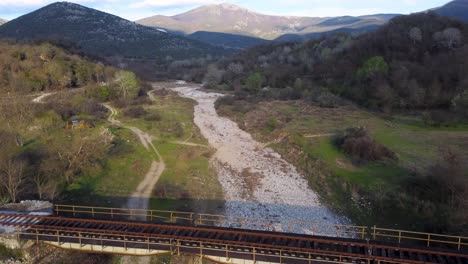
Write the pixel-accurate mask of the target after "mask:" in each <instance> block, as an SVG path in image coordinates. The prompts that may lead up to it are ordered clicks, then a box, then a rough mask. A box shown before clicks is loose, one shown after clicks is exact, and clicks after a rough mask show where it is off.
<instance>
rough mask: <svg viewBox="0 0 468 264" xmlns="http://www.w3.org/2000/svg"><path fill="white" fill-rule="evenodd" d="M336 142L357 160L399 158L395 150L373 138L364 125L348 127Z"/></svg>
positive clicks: (368, 160)
mask: <svg viewBox="0 0 468 264" xmlns="http://www.w3.org/2000/svg"><path fill="white" fill-rule="evenodd" d="M336 143H337V145H338V147H339V148H341V149H342V150H343V151H344V152H345V153H346V154H347V155H349V156H351V157H352V158H353V159H355V160H356V161H357V162H370V161H379V160H385V159H392V160H396V159H397V156H396V154H395V152H393V151H392V150H390V149H388V148H387V147H385V146H383V145H381V144H379V143H377V142H376V141H375V140H373V139H372V138H371V137H370V135H369V132H368V131H367V130H366V129H365V128H363V127H357V128H348V129H347V130H346V131H345V132H344V133H343V134H342V135H340V136H338V138H337V140H336Z"/></svg>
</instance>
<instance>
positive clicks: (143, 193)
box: [104, 104, 166, 220]
mask: <svg viewBox="0 0 468 264" xmlns="http://www.w3.org/2000/svg"><path fill="white" fill-rule="evenodd" d="M104 107H106V108H107V109H109V111H110V112H111V114H110V115H109V117H108V119H107V120H108V121H109V122H111V123H112V124H114V125H118V126H122V122H120V121H119V120H117V119H115V116H116V115H117V109H115V108H114V107H112V106H110V105H109V104H104ZM123 127H125V128H128V129H130V130H131V131H132V132H133V133H134V134H135V135H136V136H137V137H138V139H139V140H140V142H141V144H142V145H143V146H144V147H145V148H146V149H147V150H149V151H151V152H152V153H154V155H155V157H154V160H153V162H152V163H151V167H150V169H149V171H148V172H147V173H146V175H145V178H144V179H143V181H141V182H140V184H138V187H137V189H136V190H135V192H133V193H132V194H131V195H130V197H129V198H128V201H127V206H126V207H127V208H132V209H148V205H149V198H150V197H151V194H152V192H153V189H154V187H155V186H156V184H157V183H158V180H159V178H160V177H161V174H162V173H163V172H164V170H165V168H166V164H165V163H164V159H163V157H162V156H161V154H159V151H158V150H157V149H156V147H155V146H154V144H153V137H152V136H151V135H149V134H147V133H145V132H143V131H141V130H140V129H139V128H136V127H130V126H123ZM142 220H146V219H142Z"/></svg>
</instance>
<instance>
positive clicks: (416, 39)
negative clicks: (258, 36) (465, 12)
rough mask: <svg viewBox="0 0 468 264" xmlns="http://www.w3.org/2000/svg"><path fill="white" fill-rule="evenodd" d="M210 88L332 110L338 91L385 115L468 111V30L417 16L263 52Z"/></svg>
mask: <svg viewBox="0 0 468 264" xmlns="http://www.w3.org/2000/svg"><path fill="white" fill-rule="evenodd" d="M205 82H206V83H207V84H208V85H210V84H213V83H218V82H219V83H224V84H225V87H226V88H227V89H229V88H235V89H236V90H237V91H244V92H247V93H250V94H257V95H261V96H263V97H274V98H279V99H297V98H309V99H312V100H317V98H321V99H320V100H325V99H326V101H331V102H326V104H332V103H333V101H334V99H333V96H332V95H331V94H329V92H332V93H333V94H335V95H338V96H342V97H346V98H349V99H352V100H354V101H355V102H358V103H359V104H361V105H364V106H367V107H371V108H379V109H384V110H391V109H395V108H396V109H436V108H444V109H448V108H454V107H456V108H459V107H461V106H463V105H464V107H468V102H467V101H468V25H467V24H463V23H462V22H461V21H458V20H452V19H449V18H445V17H439V16H437V15H435V14H415V15H410V16H401V17H397V18H394V19H393V20H391V21H390V23H389V24H388V25H386V26H384V27H382V28H381V29H379V30H377V31H375V32H370V33H367V34H364V35H361V36H358V37H352V36H349V35H347V34H336V35H333V36H326V37H322V38H320V39H318V40H312V41H308V42H303V43H286V44H272V45H267V46H261V47H256V48H253V49H251V50H248V51H245V52H243V53H241V54H239V55H238V56H236V57H234V58H232V59H231V60H227V61H223V62H221V63H219V64H218V65H217V67H211V68H210V69H209V70H208V73H207V75H206V76H205ZM263 87H268V88H266V89H265V88H263ZM276 88H277V89H276ZM324 93H325V94H326V95H324ZM324 98H325V99H324Z"/></svg>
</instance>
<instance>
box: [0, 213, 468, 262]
mask: <svg viewBox="0 0 468 264" xmlns="http://www.w3.org/2000/svg"><path fill="white" fill-rule="evenodd" d="M54 213H55V215H53V216H41V215H22V214H6V213H1V214H0V225H1V226H3V227H10V228H11V229H13V230H15V235H16V236H17V237H18V239H23V240H33V241H37V242H45V243H48V244H51V245H54V246H56V247H60V248H65V249H72V250H81V251H89V252H98V253H114V254H126V255H139V256H148V255H157V254H168V253H169V254H178V255H180V254H191V255H196V256H198V257H199V258H200V259H202V258H206V259H210V260H212V261H214V262H219V263H239V264H241V263H246V264H247V263H299V264H302V263H304V264H306V263H307V264H312V263H382V264H383V263H414V264H416V263H454V264H468V237H461V236H447V235H438V234H431V233H419V232H411V231H403V230H394V229H383V228H377V227H375V226H374V227H370V228H369V227H363V226H350V225H323V224H318V223H294V222H291V223H280V222H279V221H277V220H274V219H253V218H241V217H234V218H232V217H229V218H227V217H225V216H221V215H210V214H194V213H189V212H188V213H187V212H175V211H159V210H135V209H122V208H104V207H86V206H73V205H55V206H54ZM293 232H301V233H303V234H297V233H293Z"/></svg>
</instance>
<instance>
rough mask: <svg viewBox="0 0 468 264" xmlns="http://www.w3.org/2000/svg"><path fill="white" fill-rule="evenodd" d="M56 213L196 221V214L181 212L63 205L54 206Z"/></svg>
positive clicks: (144, 219) (95, 216)
mask: <svg viewBox="0 0 468 264" xmlns="http://www.w3.org/2000/svg"><path fill="white" fill-rule="evenodd" d="M54 211H55V214H57V215H60V214H62V215H68V216H73V217H80V216H88V217H89V216H91V217H93V218H107V219H108V218H110V219H130V220H142V221H150V222H153V221H161V222H170V223H175V222H180V223H182V222H186V223H193V221H194V213H192V212H179V211H165V210H146V209H130V208H110V207H98V206H79V205H62V204H56V205H54Z"/></svg>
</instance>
